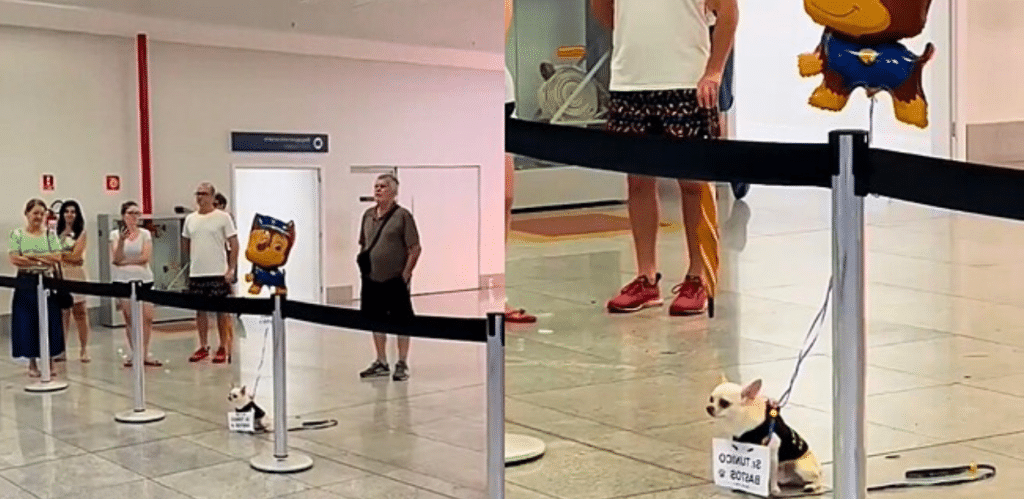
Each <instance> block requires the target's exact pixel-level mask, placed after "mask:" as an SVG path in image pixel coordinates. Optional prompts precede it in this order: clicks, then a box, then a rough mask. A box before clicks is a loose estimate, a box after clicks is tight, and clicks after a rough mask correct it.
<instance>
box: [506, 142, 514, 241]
mask: <svg viewBox="0 0 1024 499" xmlns="http://www.w3.org/2000/svg"><path fill="white" fill-rule="evenodd" d="M515 174H516V171H515V163H514V161H513V159H512V155H511V154H506V155H505V242H506V243H507V242H508V233H509V232H510V231H511V230H512V204H513V203H514V202H515Z"/></svg>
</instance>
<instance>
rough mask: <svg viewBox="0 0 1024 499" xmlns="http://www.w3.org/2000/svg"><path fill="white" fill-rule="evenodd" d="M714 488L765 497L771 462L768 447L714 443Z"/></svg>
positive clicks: (728, 441) (717, 441)
mask: <svg viewBox="0 0 1024 499" xmlns="http://www.w3.org/2000/svg"><path fill="white" fill-rule="evenodd" d="M713 448H714V451H713V454H712V460H713V464H712V467H713V470H714V474H715V485H718V486H719V487H725V488H727V489H730V490H739V491H743V492H747V493H749V494H755V495H759V496H761V497H768V482H769V477H770V473H769V469H770V468H771V459H770V458H769V450H768V447H765V446H761V445H751V444H744V443H740V442H734V441H732V440H727V439H724V438H716V439H714V446H713Z"/></svg>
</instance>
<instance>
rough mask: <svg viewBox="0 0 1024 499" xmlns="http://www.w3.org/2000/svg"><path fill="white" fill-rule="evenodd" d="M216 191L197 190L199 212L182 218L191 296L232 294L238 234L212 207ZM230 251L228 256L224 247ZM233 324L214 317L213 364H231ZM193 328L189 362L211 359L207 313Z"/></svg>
mask: <svg viewBox="0 0 1024 499" xmlns="http://www.w3.org/2000/svg"><path fill="white" fill-rule="evenodd" d="M216 194H217V190H216V189H214V187H213V185H212V184H210V183H208V182H203V183H201V184H199V187H197V188H196V204H197V205H199V210H198V211H195V212H192V213H189V214H188V216H186V217H185V223H184V227H183V228H182V233H181V236H182V237H183V238H184V242H185V251H186V252H187V253H188V254H189V274H188V276H189V282H188V289H189V292H190V293H193V294H198V295H202V296H208V297H225V296H230V295H231V285H232V284H234V282H235V276H236V275H237V274H236V272H235V265H236V263H237V262H238V234H237V232H236V231H235V224H234V222H233V221H232V220H231V216H230V215H228V214H227V213H225V212H223V211H221V210H218V209H216V208H215V207H214V196H215V195H216ZM225 245H227V247H228V248H230V251H229V252H228V254H225V253H224V247H225ZM232 326H233V322H232V317H231V314H226V313H218V314H217V332H218V333H219V335H220V346H219V347H218V348H217V354H216V355H215V356H214V357H213V363H215V364H221V363H224V362H227V363H229V364H230V363H231V351H232V336H233V333H234V331H233V327H232ZM196 329H197V331H198V333H199V349H197V350H196V351H195V353H193V354H192V356H191V357H189V359H188V360H189V362H199V361H201V360H203V359H206V358H207V357H209V356H210V344H209V341H208V333H209V322H208V320H207V316H206V312H202V311H199V312H196Z"/></svg>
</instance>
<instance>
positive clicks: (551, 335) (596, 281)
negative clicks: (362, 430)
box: [506, 187, 1024, 499]
mask: <svg viewBox="0 0 1024 499" xmlns="http://www.w3.org/2000/svg"><path fill="white" fill-rule="evenodd" d="M676 197H678V194H677V195H676ZM663 199H664V197H663ZM721 204H722V208H721V209H722V212H721V213H720V219H721V220H722V234H721V237H722V244H723V254H722V262H723V269H722V274H721V279H720V283H721V285H720V286H721V296H720V298H719V300H718V303H716V305H717V309H718V310H717V315H716V318H715V319H714V320H708V319H707V318H706V316H705V317H697V318H672V317H669V316H668V310H667V307H663V308H656V309H649V310H646V311H644V312H641V313H638V314H635V315H616V316H612V315H609V314H608V313H606V312H605V311H604V309H603V306H604V303H605V302H606V301H607V300H608V299H609V298H611V297H612V296H613V295H615V294H616V293H617V292H618V290H619V288H620V287H621V286H622V285H623V284H624V283H626V282H627V281H629V280H631V279H632V278H633V276H634V272H635V264H634V260H633V250H632V244H631V238H630V236H629V235H616V236H612V237H603V238H587V239H581V240H576V241H564V240H563V241H554V242H551V241H547V242H541V241H537V240H534V239H531V238H528V237H522V238H514V239H513V242H512V243H511V244H510V247H509V254H508V261H507V267H506V273H507V276H508V277H507V286H508V293H509V301H510V303H511V304H513V305H515V306H517V307H520V306H521V307H525V308H526V309H527V310H529V311H531V312H534V313H537V314H538V315H539V321H538V323H537V324H535V325H533V326H529V327H524V326H516V327H515V328H514V329H512V330H511V331H510V333H509V338H508V343H507V345H508V347H507V377H508V389H507V392H508V402H507V416H506V427H507V429H508V431H510V432H516V433H523V434H527V435H533V436H537V437H539V438H541V439H543V440H544V441H545V442H546V443H547V445H548V452H547V455H546V456H545V457H544V458H543V459H541V460H539V461H537V462H534V463H530V464H526V465H523V466H518V467H514V468H510V469H509V470H508V474H507V477H508V478H507V479H508V491H509V496H510V497H513V498H521V499H522V498H529V499H534V498H548V497H557V498H586V499H601V498H613V497H614V498H625V497H629V498H644V499H696V498H711V497H721V498H727V497H738V496H735V495H734V494H732V493H731V492H728V491H723V490H720V489H717V488H716V487H715V486H714V485H712V484H711V476H710V472H711V471H710V468H711V465H710V461H711V459H710V456H711V454H710V452H711V438H712V436H714V435H715V434H716V432H715V428H714V426H713V425H712V424H711V423H710V421H709V419H710V418H709V417H708V416H707V414H706V413H705V411H704V405H705V403H706V401H707V397H708V394H709V392H710V390H711V388H712V387H713V386H714V384H715V383H716V382H717V381H718V379H719V375H720V374H721V373H724V374H726V375H727V376H729V377H730V378H731V379H734V380H735V379H740V380H744V381H749V380H751V379H753V378H755V377H760V378H763V379H764V381H765V392H766V394H768V395H769V396H773V397H778V396H779V395H781V393H782V391H783V390H784V389H785V383H786V382H787V381H788V378H789V376H790V374H791V372H792V369H793V367H794V364H795V357H796V354H797V351H798V349H799V347H800V346H801V344H802V342H803V339H804V336H805V334H806V332H807V329H808V327H809V326H810V323H811V321H812V319H813V317H814V315H815V313H816V312H817V310H818V308H820V306H821V304H822V301H823V300H824V297H825V290H826V287H827V284H828V278H829V274H830V271H831V260H830V248H831V242H830V230H831V225H830V224H831V222H830V214H829V209H830V199H829V192H828V191H825V190H811V189H781V188H776V189H772V188H763V187H755V188H754V189H753V190H752V191H751V193H750V195H749V196H748V197H747V198H746V199H745V200H744V202H739V203H737V204H732V201H731V200H728V201H726V202H724V203H721ZM867 210H868V221H869V224H870V226H869V228H868V231H867V245H868V251H869V253H868V263H867V268H868V272H869V274H868V283H869V288H868V293H869V296H868V300H869V301H868V307H869V309H868V319H869V326H870V327H869V329H870V331H869V344H870V350H869V358H868V360H869V364H870V366H869V367H868V391H869V400H868V414H867V418H868V421H869V427H868V434H867V450H868V452H869V456H871V457H870V459H869V470H868V482H869V483H871V484H876V483H889V482H893V481H898V480H901V479H902V473H903V472H904V471H905V470H907V469H911V468H917V467H928V466H936V465H942V466H945V465H960V464H968V463H970V462H971V461H978V462H986V463H991V464H994V465H995V466H996V467H997V468H998V469H999V475H998V476H997V477H996V478H995V479H994V480H990V481H986V482H981V483H976V484H969V485H962V486H958V487H953V488H942V489H912V490H906V491H897V492H893V493H886V494H888V495H889V496H893V497H901V498H902V497H908V498H924V497H932V496H939V497H944V498H945V497H949V498H967V497H992V498H996V497H998V498H1011V497H1013V498H1017V497H1022V496H1024V481H1021V480H1020V477H1021V476H1024V388H1022V386H1024V323H1022V322H1021V321H1020V318H1021V317H1024V263H1021V261H1020V258H1019V255H1020V248H1021V247H1024V228H1022V227H1020V225H1019V224H1017V223H1011V222H1005V221H999V220H993V219H989V218H982V217H973V216H964V215H952V214H949V213H947V212H940V211H938V210H931V209H927V208H922V207H918V206H911V205H907V204H903V203H899V202H890V201H888V200H884V199H877V198H875V199H869V200H868V202H867ZM601 211H602V212H604V213H608V210H607V209H605V210H601ZM618 214H619V215H624V210H620V212H619V213H618ZM529 216H530V217H535V216H537V215H536V214H534V215H529ZM546 216H550V214H548V215H546ZM663 216H664V217H667V218H669V219H670V221H673V222H675V223H678V221H679V218H680V214H679V208H678V200H675V201H673V200H671V199H668V200H667V201H666V202H665V204H664V215H663ZM682 237H683V236H682V233H680V232H663V233H662V238H661V240H660V241H659V254H660V257H661V268H660V270H661V272H662V273H663V274H664V275H665V281H663V285H662V292H663V293H667V292H668V291H669V290H670V289H671V287H672V286H673V285H674V284H676V283H678V282H679V281H680V280H681V279H682V277H683V276H682V272H683V271H684V270H685V265H686V251H685V245H684V243H683V239H682ZM821 335H822V336H821V339H820V341H819V342H818V346H817V347H816V348H815V355H814V356H813V357H811V358H809V359H808V360H807V361H806V362H805V364H804V367H803V371H802V374H801V377H800V379H799V381H798V382H797V384H796V386H795V388H794V392H793V395H792V398H791V400H790V405H789V406H787V407H786V409H785V410H784V415H785V416H786V418H787V422H788V423H789V424H790V425H792V426H793V427H795V428H796V429H797V430H798V431H800V432H801V434H802V435H803V436H804V437H805V438H806V439H807V440H808V441H809V442H810V444H811V446H812V448H813V449H814V450H815V451H816V453H817V455H818V456H819V458H820V459H821V460H822V461H825V462H826V470H825V472H826V475H827V476H826V479H827V480H828V482H829V484H831V480H832V478H831V477H832V472H831V466H830V465H829V464H828V463H829V462H830V461H831V454H832V437H831V432H832V424H831V420H832V416H831V413H832V409H831V358H830V352H831V343H832V342H831V321H826V324H825V327H824V328H823V330H822V331H821Z"/></svg>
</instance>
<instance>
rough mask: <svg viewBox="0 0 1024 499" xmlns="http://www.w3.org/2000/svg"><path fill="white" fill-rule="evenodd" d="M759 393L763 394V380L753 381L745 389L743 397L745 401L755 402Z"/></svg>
mask: <svg viewBox="0 0 1024 499" xmlns="http://www.w3.org/2000/svg"><path fill="white" fill-rule="evenodd" d="M758 393H761V380H759V379H755V380H754V381H751V382H750V384H749V385H747V386H745V387H743V392H742V393H741V396H742V397H743V400H754V398H756V397H757V394H758Z"/></svg>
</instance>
